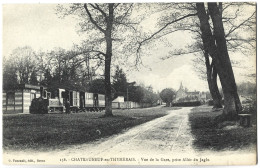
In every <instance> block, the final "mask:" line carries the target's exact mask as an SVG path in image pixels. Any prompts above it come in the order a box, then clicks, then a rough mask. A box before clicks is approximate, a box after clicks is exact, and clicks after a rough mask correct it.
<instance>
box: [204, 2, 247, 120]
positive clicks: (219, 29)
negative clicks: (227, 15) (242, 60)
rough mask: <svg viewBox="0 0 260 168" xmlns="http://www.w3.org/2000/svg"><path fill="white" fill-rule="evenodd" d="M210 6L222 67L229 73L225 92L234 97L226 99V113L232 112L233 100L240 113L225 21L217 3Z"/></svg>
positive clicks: (209, 4)
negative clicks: (230, 106)
mask: <svg viewBox="0 0 260 168" xmlns="http://www.w3.org/2000/svg"><path fill="white" fill-rule="evenodd" d="M208 8H209V13H210V16H211V19H212V22H213V26H214V35H215V39H216V45H217V48H218V51H219V52H220V53H219V60H220V63H221V65H222V68H223V70H224V72H225V73H224V74H227V78H226V81H227V83H228V85H227V86H226V88H225V92H226V93H227V94H228V95H231V96H232V98H230V100H226V101H224V103H225V107H224V113H225V114H227V115H229V113H230V112H229V107H226V104H227V105H230V104H232V105H233V102H234V104H235V109H236V112H237V113H238V112H240V111H241V110H242V106H241V102H240V99H239V96H238V94H237V86H236V81H235V76H234V73H233V69H232V66H231V61H230V58H229V54H228V50H227V44H226V38H225V32H224V26H223V22H222V16H221V12H220V10H219V8H218V6H217V3H208ZM225 77H226V75H225ZM223 92H224V88H223ZM224 99H225V96H224ZM230 101H232V103H229V102H230ZM232 109H233V108H232ZM230 114H231V115H230V117H231V118H233V117H234V116H236V115H234V114H233V113H232V112H231V113H230Z"/></svg>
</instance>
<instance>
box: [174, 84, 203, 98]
mask: <svg viewBox="0 0 260 168" xmlns="http://www.w3.org/2000/svg"><path fill="white" fill-rule="evenodd" d="M189 101H206V93H205V92H199V91H196V90H195V91H193V92H189V91H188V90H187V89H186V88H185V89H184V87H183V85H182V82H181V84H180V88H179V90H178V91H177V93H176V98H175V100H174V102H189Z"/></svg>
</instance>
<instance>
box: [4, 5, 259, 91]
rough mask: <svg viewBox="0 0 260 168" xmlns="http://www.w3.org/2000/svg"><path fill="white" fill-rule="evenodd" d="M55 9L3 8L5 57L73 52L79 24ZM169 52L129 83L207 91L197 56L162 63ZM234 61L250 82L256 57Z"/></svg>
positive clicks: (162, 51) (239, 75)
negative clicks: (22, 50)
mask: <svg viewBox="0 0 260 168" xmlns="http://www.w3.org/2000/svg"><path fill="white" fill-rule="evenodd" d="M54 8H55V5H53V4H33V5H28V4H27V5H18V4H8V5H3V55H6V56H8V55H9V54H10V53H11V52H12V50H13V49H15V48H17V47H22V46H26V45H28V46H31V47H32V48H33V49H34V50H35V51H38V50H42V51H50V50H52V49H54V48H55V47H62V48H64V49H70V48H71V47H72V45H73V43H75V44H79V43H80V41H81V40H83V39H84V37H82V36H80V35H78V34H77V33H76V24H77V20H76V19H75V18H73V17H67V18H65V19H60V18H58V16H57V15H56V14H55V10H54ZM148 20H149V19H148ZM152 21H154V20H152V19H151V18H150V22H152ZM148 23H149V22H148ZM151 25H152V24H151ZM172 38H173V39H174V40H173V41H172V44H173V45H175V46H176V45H181V44H185V43H186V42H187V43H188V42H190V40H191V37H190V36H189V35H188V34H175V35H172ZM159 46H160V45H159ZM168 51H169V48H167V47H164V46H163V45H162V46H161V48H157V49H156V51H153V52H152V54H151V55H147V56H144V57H143V62H144V64H145V65H146V67H141V68H140V69H139V71H127V77H128V79H129V81H137V82H138V83H144V84H145V85H152V86H153V88H154V91H160V90H162V89H163V88H166V87H172V88H174V89H178V88H179V86H180V83H181V82H183V85H184V86H185V87H187V88H188V89H189V90H203V91H206V90H208V87H207V82H206V81H203V80H201V79H200V78H199V77H198V75H197V74H196V72H194V70H193V65H192V64H193V63H192V59H194V55H192V54H190V55H185V56H181V57H175V58H171V59H168V60H164V61H162V60H160V59H159V57H163V56H166V55H167V53H168ZM231 57H232V58H233V57H234V56H232V55H231ZM235 58H236V59H238V60H241V61H242V62H244V66H243V68H234V73H235V78H236V81H237V82H242V81H247V80H249V79H248V78H246V77H244V75H245V74H247V73H248V72H249V71H251V72H252V71H255V64H256V61H255V55H250V56H248V57H244V56H236V57H235ZM244 67H247V68H244ZM125 69H126V70H127V68H125Z"/></svg>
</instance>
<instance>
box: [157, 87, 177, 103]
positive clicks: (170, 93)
mask: <svg viewBox="0 0 260 168" xmlns="http://www.w3.org/2000/svg"><path fill="white" fill-rule="evenodd" d="M175 96H176V92H175V91H174V90H173V89H172V88H166V89H163V90H162V91H161V92H160V97H161V99H162V101H164V102H165V103H166V105H167V106H170V103H172V101H173V99H174V97H175Z"/></svg>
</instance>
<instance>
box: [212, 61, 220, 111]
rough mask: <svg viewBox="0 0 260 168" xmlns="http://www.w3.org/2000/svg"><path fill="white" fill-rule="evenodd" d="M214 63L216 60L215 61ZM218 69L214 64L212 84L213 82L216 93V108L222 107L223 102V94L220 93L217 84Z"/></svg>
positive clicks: (214, 93) (214, 92)
mask: <svg viewBox="0 0 260 168" xmlns="http://www.w3.org/2000/svg"><path fill="white" fill-rule="evenodd" d="M213 64H214V62H213ZM217 75H218V74H217V69H216V67H215V65H213V66H212V75H211V84H212V93H213V95H214V99H213V101H214V108H222V104H221V99H222V97H221V95H220V93H219V89H218V84H217Z"/></svg>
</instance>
